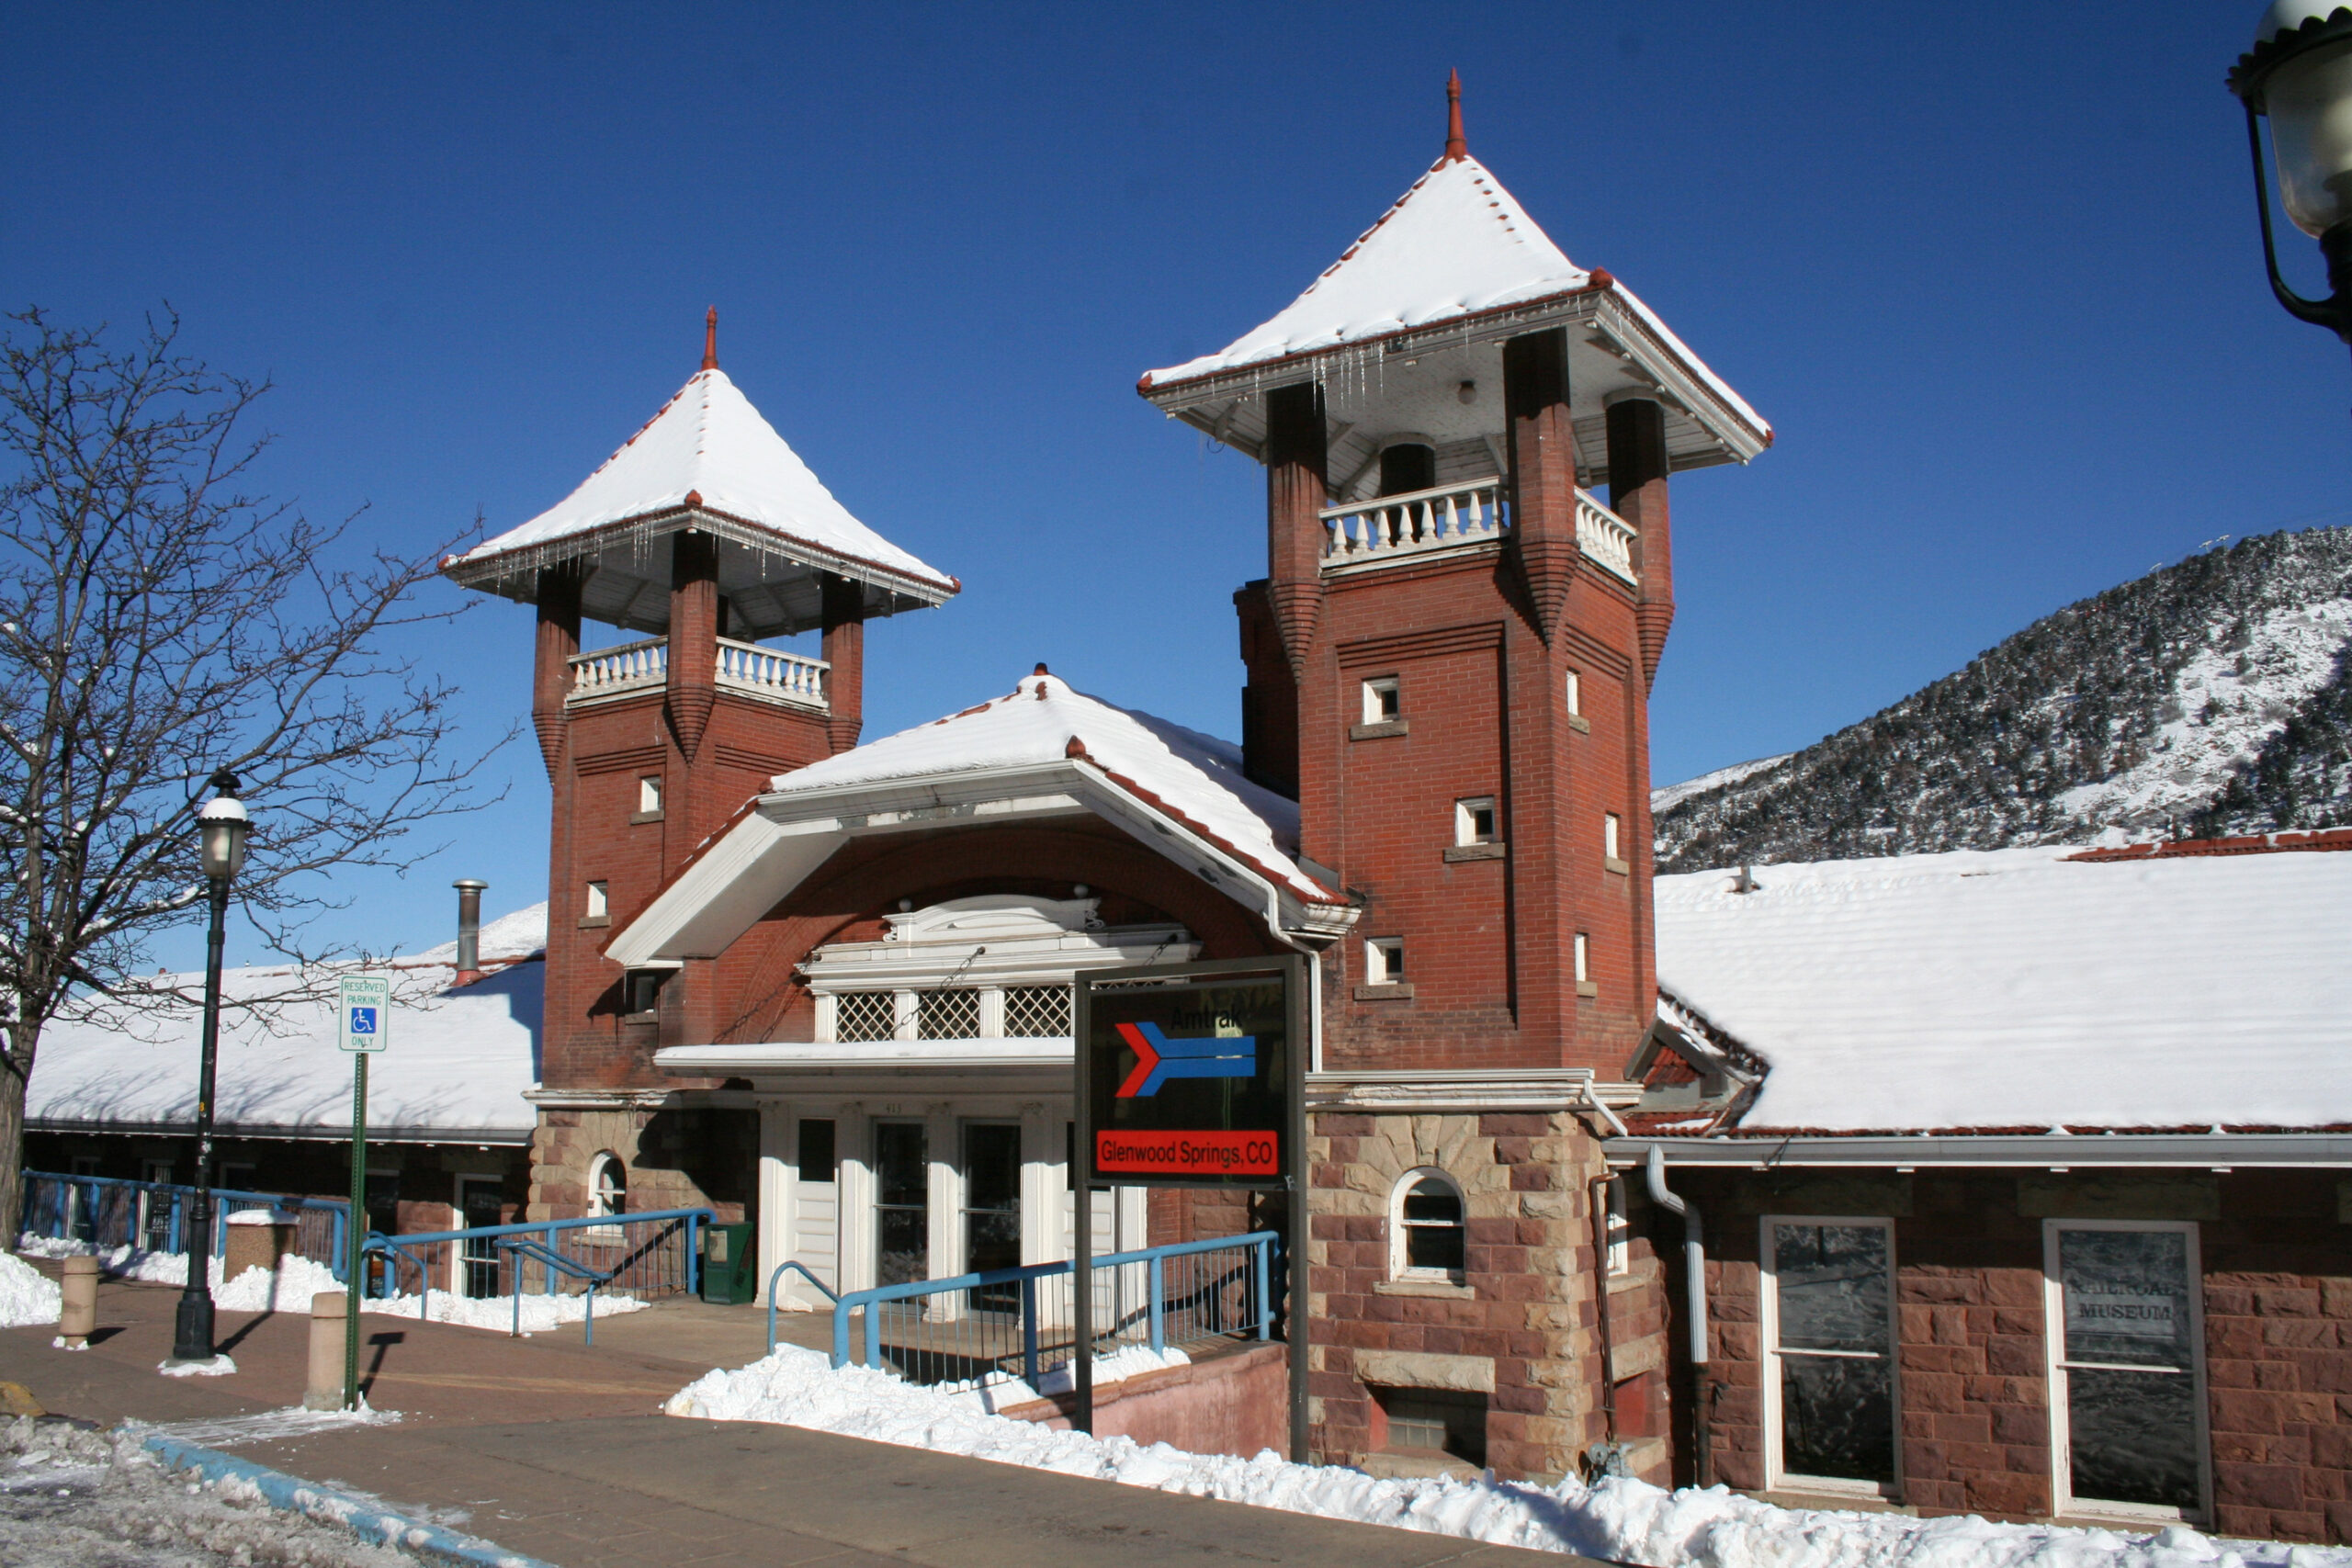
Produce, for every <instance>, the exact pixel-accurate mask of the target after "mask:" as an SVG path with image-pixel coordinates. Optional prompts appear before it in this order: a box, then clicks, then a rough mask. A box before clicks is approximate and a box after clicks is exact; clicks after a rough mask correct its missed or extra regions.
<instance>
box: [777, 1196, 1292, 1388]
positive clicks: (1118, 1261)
mask: <svg viewBox="0 0 2352 1568" xmlns="http://www.w3.org/2000/svg"><path fill="white" fill-rule="evenodd" d="M1281 1245H1282V1237H1281V1235H1279V1234H1278V1233H1276V1232H1273V1231H1251V1232H1250V1233H1248V1234H1247V1235H1224V1236H1210V1237H1207V1238H1205V1239H1204V1240H1201V1241H1178V1242H1170V1243H1168V1244H1167V1245H1165V1246H1162V1247H1140V1248H1137V1249H1136V1250H1135V1251H1132V1252H1114V1253H1111V1254H1109V1255H1108V1256H1106V1257H1102V1258H1095V1259H1094V1260H1093V1263H1092V1267H1093V1268H1095V1269H1120V1268H1125V1267H1130V1266H1133V1265H1136V1264H1141V1265H1145V1266H1147V1267H1148V1268H1149V1269H1150V1270H1151V1274H1152V1281H1151V1283H1152V1291H1151V1302H1150V1312H1151V1318H1152V1325H1153V1344H1152V1348H1153V1349H1155V1350H1156V1349H1159V1348H1160V1347H1159V1325H1160V1321H1161V1320H1160V1314H1161V1303H1160V1300H1159V1296H1160V1290H1159V1283H1160V1276H1159V1266H1160V1264H1161V1263H1162V1262H1163V1261H1164V1260H1165V1259H1167V1258H1184V1257H1190V1256H1192V1255H1193V1254H1196V1253H1203V1252H1225V1251H1229V1250H1232V1249H1234V1248H1237V1247H1250V1248H1254V1249H1255V1250H1256V1251H1257V1253H1258V1258H1257V1285H1258V1337H1259V1338H1261V1339H1264V1338H1267V1337H1270V1336H1271V1334H1272V1321H1273V1306H1272V1293H1271V1290H1270V1287H1271V1285H1272V1278H1271V1275H1272V1252H1273V1250H1274V1249H1275V1248H1276V1247H1280V1246H1281ZM1076 1268H1077V1265H1076V1264H1075V1263H1073V1262H1072V1261H1071V1260H1070V1259H1069V1258H1062V1259H1060V1260H1059V1261H1057V1262H1053V1263H1023V1264H1019V1265H1016V1266H1014V1267H1012V1268H1010V1269H981V1270H980V1271H978V1273H972V1274H957V1275H955V1276H954V1277H952V1278H950V1279H945V1280H909V1281H907V1282H906V1283H905V1284H902V1285H873V1286H869V1287H867V1288H866V1289H865V1290H863V1291H852V1292H848V1293H847V1294H845V1295H840V1296H835V1297H834V1298H833V1358H832V1359H833V1365H834V1366H836V1367H844V1366H847V1365H848V1364H849V1320H850V1314H853V1313H855V1312H858V1311H860V1310H864V1311H865V1359H866V1364H867V1365H868V1366H872V1365H874V1364H876V1362H877V1361H878V1360H879V1359H881V1347H880V1337H881V1325H880V1323H879V1321H878V1319H877V1317H876V1314H875V1312H874V1311H873V1309H874V1308H875V1307H876V1306H878V1305H880V1304H882V1303H886V1302H899V1301H907V1300H910V1299H911V1298H913V1297H916V1296H930V1295H944V1294H945V1293H946V1292H950V1291H969V1290H976V1289H978V1288H981V1287H983V1286H988V1285H1010V1284H1019V1285H1021V1286H1022V1287H1023V1290H1022V1318H1023V1337H1024V1339H1026V1340H1027V1341H1028V1344H1027V1346H1026V1347H1025V1349H1026V1357H1025V1359H1026V1360H1027V1362H1028V1363H1029V1371H1030V1377H1029V1378H1028V1380H1027V1381H1028V1382H1030V1384H1031V1386H1032V1387H1035V1370H1036V1369H1035V1357H1036V1352H1035V1322H1036V1304H1035V1303H1036V1298H1035V1282H1036V1281H1037V1280H1043V1279H1047V1278H1051V1277H1055V1276H1058V1275H1062V1274H1069V1273H1071V1272H1073V1271H1074V1270H1075V1269H1076ZM828 1293H830V1292H828ZM768 1303H769V1309H770V1314H771V1334H773V1314H774V1309H775V1294H774V1291H773V1287H771V1291H770V1294H769V1297H768ZM768 1348H769V1349H770V1350H774V1349H775V1342H774V1340H773V1337H771V1340H770V1342H769V1346H768Z"/></svg>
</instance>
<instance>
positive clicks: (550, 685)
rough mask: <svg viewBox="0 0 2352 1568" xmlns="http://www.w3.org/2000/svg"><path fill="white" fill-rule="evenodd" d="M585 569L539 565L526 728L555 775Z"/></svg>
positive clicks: (577, 646)
mask: <svg viewBox="0 0 2352 1568" xmlns="http://www.w3.org/2000/svg"><path fill="white" fill-rule="evenodd" d="M587 581H588V570H587V569H586V568H585V567H583V566H582V565H581V564H580V563H579V562H577V561H567V562H565V563H564V564H563V565H561V566H550V567H542V568H541V569H540V570H539V582H538V589H537V592H536V593H535V594H534V595H533V597H534V598H535V599H537V601H538V608H539V628H538V637H537V646H536V647H535V649H534V650H533V656H532V657H533V663H532V670H531V728H532V729H534V730H536V731H537V734H538V737H539V757H540V759H541V760H542V761H545V762H546V763H547V765H548V778H549V779H550V780H552V779H553V778H554V777H555V771H556V766H557V764H558V763H560V762H561V761H563V747H564V739H565V735H566V731H567V725H566V723H565V715H564V707H563V704H564V699H565V698H566V697H568V696H570V695H571V659H572V655H574V654H576V653H578V652H579V651H580V591H581V589H582V588H583V587H584V586H586V584H587Z"/></svg>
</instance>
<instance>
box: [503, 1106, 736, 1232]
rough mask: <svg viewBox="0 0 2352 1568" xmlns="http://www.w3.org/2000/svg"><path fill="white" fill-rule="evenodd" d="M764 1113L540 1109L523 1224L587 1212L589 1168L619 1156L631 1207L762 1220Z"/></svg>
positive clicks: (714, 1109) (699, 1109)
mask: <svg viewBox="0 0 2352 1568" xmlns="http://www.w3.org/2000/svg"><path fill="white" fill-rule="evenodd" d="M759 1136H760V1134H759V1112H758V1111H752V1110H741V1109H735V1108H732V1107H715V1106H714V1107H688V1108H683V1109H680V1108H673V1107H666V1106H665V1107H662V1108H660V1109H657V1110H639V1109H629V1110H609V1111H607V1110H595V1111H585V1110H555V1109H549V1110H543V1111H540V1112H539V1126H538V1132H537V1134H536V1135H535V1136H534V1137H533V1138H532V1140H531V1195H530V1207H529V1210H528V1212H527V1213H526V1216H525V1217H526V1218H527V1219H533V1220H568V1219H577V1218H579V1217H580V1216H582V1215H584V1214H586V1213H588V1180H589V1167H590V1165H591V1164H592V1163H593V1162H594V1159H595V1157H596V1156H598V1155H599V1154H604V1153H610V1154H613V1155H615V1156H618V1157H619V1159H620V1162H621V1166H622V1168H623V1169H624V1170H625V1171H626V1172H627V1173H628V1206H629V1208H630V1209H632V1210H636V1211H639V1212H644V1211H648V1210H654V1209H692V1208H707V1209H709V1210H711V1211H712V1212H713V1213H716V1214H717V1215H718V1218H719V1220H721V1221H733V1220H756V1219H757V1218H758V1217H759V1213H758V1210H759V1196H758V1194H759Z"/></svg>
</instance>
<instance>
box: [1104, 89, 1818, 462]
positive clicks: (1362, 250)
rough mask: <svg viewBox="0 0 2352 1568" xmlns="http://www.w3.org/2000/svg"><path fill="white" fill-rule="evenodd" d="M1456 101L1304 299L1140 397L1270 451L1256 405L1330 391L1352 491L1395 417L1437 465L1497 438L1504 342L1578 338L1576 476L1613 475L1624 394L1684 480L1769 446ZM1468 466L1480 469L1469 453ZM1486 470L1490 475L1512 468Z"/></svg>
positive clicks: (1156, 381) (1248, 446)
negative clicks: (1660, 426) (1541, 216)
mask: <svg viewBox="0 0 2352 1568" xmlns="http://www.w3.org/2000/svg"><path fill="white" fill-rule="evenodd" d="M1449 90H1450V93H1451V94H1452V95H1453V103H1452V105H1451V113H1450V117H1449V118H1450V124H1449V127H1448V130H1449V135H1448V137H1447V141H1446V146H1445V152H1444V153H1443V154H1442V156H1440V157H1439V159H1438V161H1437V162H1436V163H1435V164H1432V165H1430V170H1429V172H1428V173H1427V174H1425V175H1422V176H1421V177H1420V178H1419V180H1418V181H1416V182H1415V183H1414V185H1413V186H1412V188H1411V189H1409V190H1408V191H1407V192H1406V193H1405V194H1404V195H1403V196H1401V197H1398V198H1397V202H1396V205H1395V206H1393V207H1391V208H1390V209H1388V210H1387V212H1386V213H1385V214H1383V215H1382V217H1381V219H1380V220H1379V221H1378V222H1376V223H1374V225H1373V226H1372V227H1371V228H1370V229H1367V230H1366V231H1364V232H1363V235H1362V236H1361V237H1360V238H1359V239H1358V240H1357V241H1356V243H1354V244H1352V245H1351V246H1349V247H1348V249H1347V251H1346V253H1345V254H1342V255H1341V256H1340V259H1339V260H1338V261H1336V262H1334V263H1332V264H1331V265H1330V266H1329V268H1328V269H1326V270H1325V272H1324V273H1323V275H1322V276H1320V277H1318V278H1317V279H1316V280H1315V281H1314V282H1313V283H1311V284H1309V285H1308V286H1307V288H1306V292H1305V293H1303V294H1301V295H1300V296H1299V297H1298V298H1297V299H1294V300H1292V301H1291V303H1290V304H1289V305H1288V306H1286V307H1284V308H1283V310H1281V311H1280V312H1278V313H1277V314H1276V315H1274V316H1273V317H1272V319H1271V320H1269V321H1265V322H1263V323H1261V324H1260V325H1259V326H1257V327H1254V328H1252V329H1251V330H1250V331H1249V332H1246V333H1242V334H1241V336H1239V337H1238V338H1236V339H1234V341H1233V342H1232V343H1230V344H1227V345H1226V346H1225V347H1224V348H1222V349H1220V350H1218V351H1217V352H1216V353H1215V354H1208V355H1201V356H1200V357H1198V358H1196V359H1191V360H1187V361H1186V362H1184V363H1183V364H1182V365H1175V366H1170V367H1167V368H1164V369H1159V370H1153V371H1149V372H1148V373H1146V374H1145V376H1144V378H1143V379H1142V380H1141V382H1140V383H1138V385H1137V388H1136V389H1137V390H1138V391H1140V392H1141V393H1142V394H1143V395H1144V396H1145V397H1146V398H1148V399H1149V400H1151V401H1152V402H1153V403H1155V404H1157V405H1158V406H1159V408H1161V409H1162V410H1164V411H1165V412H1168V413H1169V414H1170V415H1172V416H1173V417H1175V418H1178V419H1182V420H1183V421H1184V422H1186V423H1189V424H1193V425H1195V426H1197V427H1199V428H1200V429H1202V430H1204V431H1206V432H1208V433H1209V434H1212V435H1214V436H1216V438H1217V439H1218V440H1219V441H1222V442H1224V443H1226V444H1227V445H1228V446H1238V447H1239V448H1241V449H1242V450H1243V451H1245V452H1248V453H1250V455H1252V456H1258V455H1260V446H1261V443H1262V441H1263V438H1264V435H1265V425H1266V412H1265V409H1266V405H1265V400H1264V399H1263V398H1262V397H1261V396H1260V395H1259V394H1260V393H1261V392H1263V391H1264V390H1266V389H1269V388H1272V387H1278V386H1283V385H1285V384H1287V383H1291V382H1296V381H1304V380H1310V379H1311V380H1318V381H1320V382H1322V383H1323V386H1324V393H1325V399H1326V406H1327V407H1328V409H1329V413H1330V417H1331V419H1332V421H1333V423H1334V424H1335V425H1337V426H1339V427H1340V429H1339V431H1338V432H1337V433H1336V434H1335V435H1334V437H1333V440H1332V447H1331V482H1332V484H1333V485H1334V487H1335V488H1336V489H1338V490H1340V491H1345V490H1346V489H1347V488H1348V487H1347V485H1346V484H1345V482H1344V481H1345V479H1347V477H1348V475H1349V474H1350V473H1351V472H1353V471H1355V470H1356V469H1357V468H1360V467H1361V465H1363V463H1365V462H1366V461H1368V460H1370V459H1372V458H1374V457H1377V444H1378V443H1379V441H1380V440H1381V439H1382V438H1383V437H1385V436H1389V435H1393V434H1395V433H1396V429H1395V427H1397V424H1398V421H1399V420H1400V419H1401V420H1403V421H1404V422H1405V423H1406V424H1407V425H1408V426H1409V427H1410V428H1411V429H1412V430H1413V431H1414V433H1415V434H1417V435H1420V436H1425V437H1426V438H1427V439H1428V440H1429V441H1430V444H1431V445H1433V446H1436V447H1438V448H1439V451H1440V454H1441V456H1440V462H1441V465H1442V466H1443V465H1444V464H1445V458H1444V456H1443V454H1444V453H1445V451H1446V450H1447V449H1448V448H1449V447H1452V448H1457V449H1460V448H1467V447H1475V446H1476V445H1478V444H1483V443H1486V442H1488V441H1491V440H1493V439H1495V438H1497V437H1498V434H1499V432H1500V431H1501V429H1502V421H1503V413H1502V397H1501V378H1500V375H1499V372H1498V371H1496V370H1494V367H1492V365H1491V364H1489V363H1488V362H1489V361H1491V360H1492V359H1493V358H1494V357H1495V355H1497V353H1498V349H1499V346H1500V344H1501V343H1502V342H1503V340H1504V339H1506V338H1510V337H1516V336H1518V335H1520V334H1521V333H1528V332H1532V331H1534V330H1537V329H1539V328H1543V327H1552V326H1561V325H1565V326H1566V327H1568V328H1569V329H1570V331H1569V342H1570V344H1571V348H1570V380H1571V382H1572V383H1573V384H1574V386H1575V388H1576V405H1577V421H1576V423H1577V448H1578V452H1577V457H1578V466H1579V468H1581V469H1582V470H1583V471H1584V472H1585V473H1587V474H1589V475H1591V476H1593V478H1594V479H1595V480H1596V481H1597V480H1599V479H1605V478H1606V477H1607V474H1608V462H1607V455H1606V443H1605V442H1604V440H1603V438H1602V433H1601V423H1602V420H1601V407H1602V403H1603V400H1605V399H1606V398H1607V397H1608V395H1609V394H1610V393H1611V392H1612V391H1616V390H1619V389H1628V388H1633V389H1645V390H1647V391H1648V392H1649V394H1650V395H1653V396H1657V398H1658V399H1659V400H1660V401H1661V403H1662V404H1663V405H1664V406H1665V408H1666V411H1667V431H1666V435H1667V449H1668V455H1669V457H1670V458H1671V460H1672V463H1673V466H1674V467H1675V468H1702V467H1704V466H1706V465H1708V464H1712V463H1724V462H1746V461H1747V459H1748V458H1750V457H1754V456H1755V455H1756V454H1757V453H1758V452H1760V451H1762V450H1763V449H1764V448H1765V447H1766V446H1770V444H1771V440H1772V427H1771V426H1770V425H1769V424H1767V423H1765V422H1764V420H1763V419H1762V418H1761V417H1760V416H1759V415H1758V413H1757V412H1756V411H1755V410H1753V409H1751V408H1749V407H1748V406H1747V403H1746V402H1745V401H1744V400H1742V399H1741V398H1740V396H1739V394H1738V393H1736V392H1735V391H1733V390H1732V389H1731V388H1730V387H1729V386H1728V385H1726V384H1725V383H1724V380H1723V379H1722V378H1720V377H1718V376H1716V375H1715V373H1714V372H1713V371H1712V370H1710V369H1708V368H1707V367H1706V365H1705V364H1704V363H1702V361H1701V360H1700V359H1699V357H1698V355H1694V354H1692V353H1691V351H1690V349H1689V348H1687V347H1685V346H1684V345H1683V344H1682V342H1681V340H1680V339H1679V338H1677V337H1676V336H1675V335H1674V334H1673V333H1670V332H1668V330H1667V329H1666V325H1665V323H1664V322H1662V321H1659V320H1658V319H1657V316H1656V315H1654V314H1653V313H1652V312H1651V310H1650V309H1649V307H1648V306H1646V305H1645V304H1643V303H1642V302H1641V300H1640V299H1636V298H1635V297H1634V294H1633V291H1632V290H1630V289H1628V288H1625V286H1624V285H1623V284H1622V283H1619V282H1618V281H1617V280H1616V279H1615V278H1614V277H1612V276H1610V275H1609V274H1608V273H1607V272H1605V271H1602V270H1601V269H1600V268H1598V267H1593V268H1586V267H1580V266H1578V265H1576V264H1575V263H1574V262H1572V261H1570V260H1569V259H1568V257H1567V255H1566V253H1564V252H1563V251H1562V250H1561V249H1560V247H1559V246H1557V245H1556V244H1554V243H1552V240H1551V237H1550V236H1549V235H1547V234H1545V233H1544V231H1543V230H1542V229H1541V228H1540V227H1538V226H1537V224H1536V222H1535V220H1533V219H1532V218H1531V217H1529V216H1528V214H1527V210H1526V209H1524V208H1522V207H1521V206H1520V204H1519V202H1518V200H1517V199H1516V198H1515V197H1512V196H1511V194H1510V191H1508V190H1506V189H1504V188H1503V186H1502V182H1501V181H1499V180H1498V179H1496V178H1495V176H1494V175H1493V174H1491V173H1490V172H1489V171H1488V170H1487V167H1486V165H1485V164H1481V163H1479V162H1478V160H1477V159H1476V158H1473V157H1472V156H1470V153H1469V151H1468V148H1467V147H1466V145H1465V144H1464V141H1463V137H1462V130H1461V117H1460V100H1459V96H1458V85H1455V84H1449ZM1375 405H1376V406H1375ZM1367 421H1369V423H1367ZM1588 426H1589V428H1587V427H1588ZM1462 460H1463V461H1464V463H1468V464H1471V465H1472V466H1476V465H1477V463H1478V462H1480V461H1481V460H1482V459H1480V458H1478V457H1477V456H1476V453H1475V452H1473V451H1464V452H1463V457H1462ZM1485 461H1486V466H1487V468H1489V469H1491V468H1492V467H1493V466H1494V464H1495V463H1496V462H1498V461H1499V459H1498V458H1495V459H1491V460H1485Z"/></svg>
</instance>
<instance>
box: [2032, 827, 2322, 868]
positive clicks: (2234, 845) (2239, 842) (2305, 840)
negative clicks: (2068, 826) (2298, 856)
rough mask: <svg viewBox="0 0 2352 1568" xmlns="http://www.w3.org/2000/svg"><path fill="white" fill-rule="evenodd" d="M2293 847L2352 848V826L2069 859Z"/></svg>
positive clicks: (2138, 847) (2128, 848)
mask: <svg viewBox="0 0 2352 1568" xmlns="http://www.w3.org/2000/svg"><path fill="white" fill-rule="evenodd" d="M2290 850H2303V851H2309V850H2352V828H2321V829H2314V830H2312V831H2311V832H2303V833H2252V834H2248V835H2245V837H2242V838H2234V839H2176V840H2172V841H2170V842H2169V843H2162V844H2124V845H2120V846H2119V847H2117V848H2114V849H2104V850H2084V851H2082V852H2080V853H2077V854H2071V855H2067V856H2066V857H2064V858H2065V859H2067V860H2082V861H2100V862H2105V861H2119V860H2177V859H2180V858H2182V857H2183V856H2188V855H2267V854H2278V853H2280V852H2284V851H2290Z"/></svg>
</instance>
